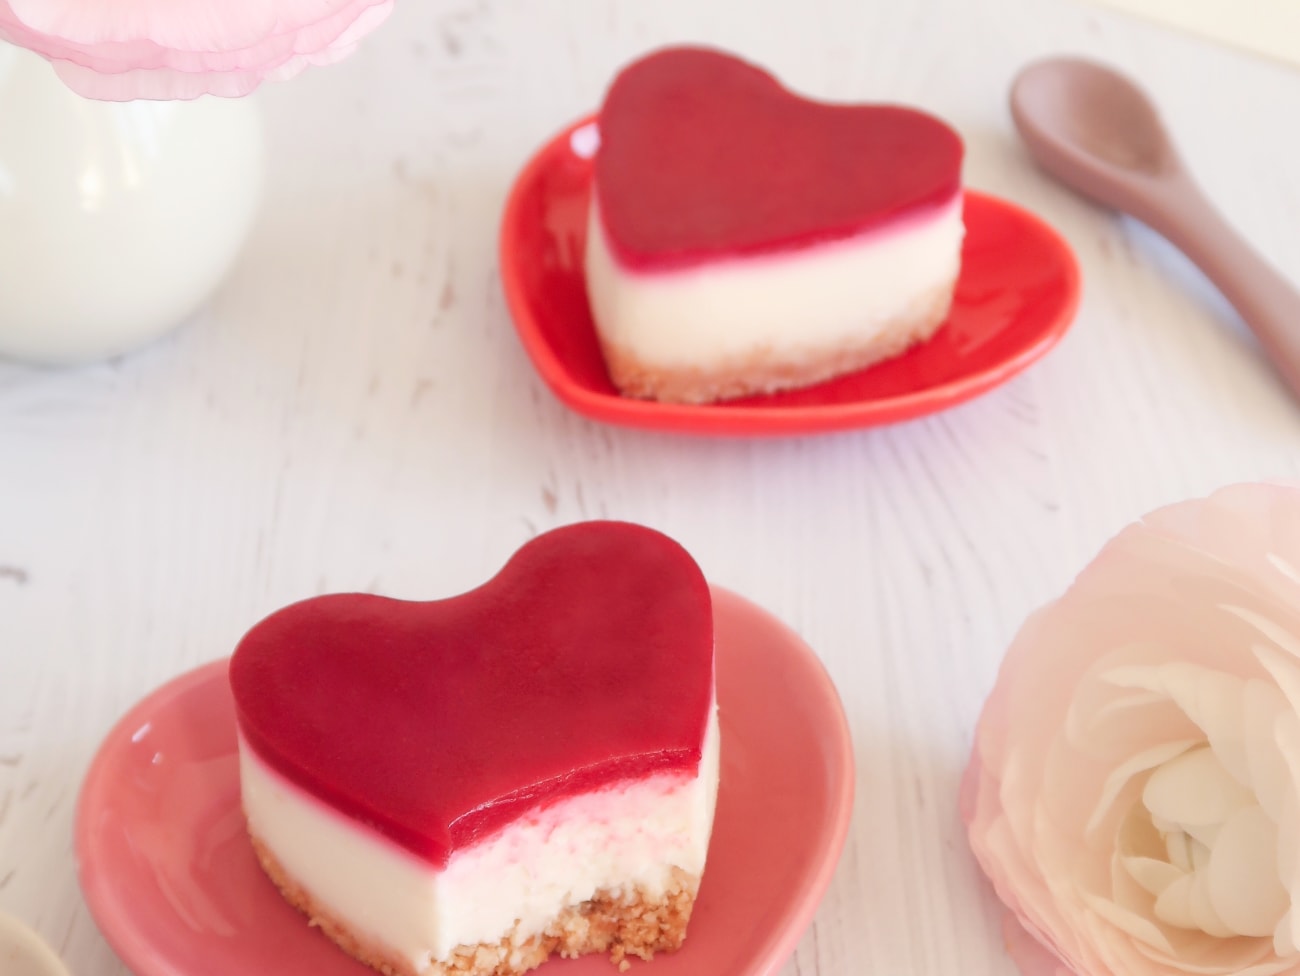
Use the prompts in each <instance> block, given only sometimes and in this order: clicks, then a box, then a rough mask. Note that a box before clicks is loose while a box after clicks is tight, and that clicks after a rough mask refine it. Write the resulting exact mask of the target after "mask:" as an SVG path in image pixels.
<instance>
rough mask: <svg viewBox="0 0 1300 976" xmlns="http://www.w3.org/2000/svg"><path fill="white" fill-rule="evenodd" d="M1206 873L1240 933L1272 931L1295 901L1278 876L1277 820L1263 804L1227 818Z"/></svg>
mask: <svg viewBox="0 0 1300 976" xmlns="http://www.w3.org/2000/svg"><path fill="white" fill-rule="evenodd" d="M1205 877H1206V884H1207V886H1208V887H1207V890H1208V893H1209V897H1210V903H1211V904H1212V905H1213V906H1214V913H1215V915H1217V916H1218V917H1219V918H1221V919H1222V920H1223V924H1224V925H1226V926H1227V927H1228V928H1229V929H1231V930H1232V931H1233V932H1234V933H1236V934H1238V935H1255V936H1272V935H1273V932H1274V930H1275V929H1276V928H1277V923H1278V922H1279V921H1280V920H1281V918H1282V916H1283V915H1284V914H1286V911H1287V908H1288V907H1289V906H1290V901H1291V899H1290V896H1289V895H1288V894H1287V890H1286V889H1285V888H1284V887H1282V882H1281V880H1280V879H1279V878H1278V876H1277V825H1276V824H1274V823H1273V821H1272V820H1270V819H1269V818H1268V815H1267V814H1266V813H1264V811H1263V809H1261V808H1260V807H1258V806H1250V807H1245V808H1244V809H1241V810H1238V811H1237V812H1236V813H1234V814H1233V815H1232V816H1231V817H1229V818H1228V821H1227V822H1226V823H1225V824H1224V825H1223V829H1222V830H1221V831H1220V832H1219V840H1218V843H1217V844H1215V845H1214V850H1213V851H1212V852H1211V854H1210V864H1209V867H1208V868H1207V869H1206V871H1205Z"/></svg>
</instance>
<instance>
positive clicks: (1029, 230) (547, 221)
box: [501, 120, 1079, 436]
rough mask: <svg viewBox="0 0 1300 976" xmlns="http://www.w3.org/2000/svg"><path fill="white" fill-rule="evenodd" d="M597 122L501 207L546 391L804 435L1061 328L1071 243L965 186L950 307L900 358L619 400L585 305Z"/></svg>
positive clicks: (925, 406) (956, 399)
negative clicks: (745, 389) (818, 374)
mask: <svg viewBox="0 0 1300 976" xmlns="http://www.w3.org/2000/svg"><path fill="white" fill-rule="evenodd" d="M596 142H597V136H596V129H595V123H593V122H592V121H591V120H584V121H582V122H578V123H576V124H575V125H573V126H570V127H569V128H568V129H566V130H565V131H564V132H562V133H560V134H559V135H558V136H556V137H555V138H554V139H552V140H551V141H550V142H549V143H547V144H546V146H544V147H543V148H542V150H541V151H540V152H539V153H538V154H537V155H536V156H534V157H533V159H532V160H531V161H530V162H529V163H528V165H527V166H526V167H525V168H524V170H523V172H522V173H521V174H520V175H519V177H518V179H517V180H516V181H515V185H514V187H513V189H512V190H511V193H510V198H509V200H508V201H507V203H506V211H505V217H504V220H503V223H502V229H501V279H502V283H503V286H504V288H505V293H506V301H507V303H508V305H509V307H510V313H511V315H512V316H513V317H514V322H515V328H516V329H517V330H518V332H519V337H520V339H521V340H522V341H523V344H524V348H525V349H526V350H527V351H528V355H529V357H530V358H531V359H532V361H533V365H534V366H535V367H536V368H537V371H538V372H539V373H540V374H541V375H542V378H543V379H544V380H545V381H546V383H547V385H548V386H550V388H551V389H552V390H553V391H554V392H555V395H556V396H557V397H559V398H560V400H562V401H563V402H564V403H566V404H568V405H569V406H570V407H572V408H573V409H574V410H576V411H577V412H578V413H581V414H585V415H586V416H588V417H592V418H594V419H596V420H603V421H606V422H608V423H614V424H623V425H626V426H631V427H647V428H652V429H658V430H668V431H675V432H678V433H686V434H719V435H750V436H756V435H772V434H807V433H815V432H818V431H831V430H844V429H848V428H854V427H870V426H874V425H876V424H884V423H892V422H894V421H899V420H906V419H909V418H912V417H918V416H921V415H923V414H927V413H932V412H934V411H936V410H942V409H944V408H945V407H950V406H953V405H954V404H957V403H961V402H963V401H965V400H969V399H970V398H971V397H974V396H977V395H978V394H980V393H984V392H985V391H987V390H989V389H991V388H993V387H994V386H997V385H998V384H999V383H1002V382H1004V381H1006V380H1008V379H1010V378H1011V377H1012V376H1014V375H1015V374H1017V373H1019V372H1020V371H1021V370H1023V369H1024V368H1025V367H1027V366H1029V365H1030V364H1031V363H1033V362H1034V361H1035V360H1037V359H1038V358H1039V357H1041V356H1042V355H1043V354H1044V353H1046V352H1047V351H1048V350H1049V349H1051V348H1052V346H1053V345H1055V344H1056V342H1057V340H1059V339H1060V338H1061V336H1062V335H1064V333H1065V330H1066V329H1067V328H1068V327H1069V325H1070V322H1071V321H1072V320H1073V319H1074V312H1075V309H1076V307H1077V305H1078V300H1079V269H1078V264H1077V263H1076V261H1075V258H1074V253H1073V252H1072V251H1071V250H1070V247H1069V245H1068V244H1066V243H1065V241H1064V240H1062V239H1061V237H1060V236H1059V235H1058V234H1057V233H1056V231H1054V230H1052V228H1050V227H1048V226H1047V225H1046V224H1045V223H1043V222H1042V221H1041V220H1039V219H1038V218H1037V217H1035V216H1034V215H1033V214H1030V213H1028V212H1027V211H1025V210H1022V209H1020V208H1019V207H1016V206H1014V205H1012V204H1010V203H1006V202H1005V201H1002V200H999V199H997V198H995V197H991V196H986V195H985V194H982V193H976V192H974V191H967V193H966V204H965V212H964V219H965V222H966V240H965V244H964V245H963V247H962V270H961V277H960V278H959V279H958V281H957V287H956V292H955V295H954V298H953V307H952V312H951V314H950V315H949V317H948V321H947V322H946V323H945V324H944V326H943V327H942V328H941V329H940V330H939V331H938V332H937V333H935V335H934V337H933V338H932V339H930V340H929V341H928V342H925V343H922V344H921V345H919V346H917V347H915V348H913V349H912V350H910V351H909V352H907V353H905V354H904V355H903V356H900V357H899V358H897V359H894V360H891V361H889V362H885V363H881V364H879V365H877V366H873V367H871V368H869V369H864V370H860V371H858V372H856V373H851V374H848V375H846V376H841V377H839V378H837V379H834V380H830V381H829V382H826V383H821V384H819V385H817V386H813V387H808V388H806V389H803V390H796V391H792V392H789V393H780V394H775V395H772V396H762V397H748V398H745V399H743V400H732V401H728V402H726V403H721V404H706V405H682V404H661V403H656V402H654V401H649V400H634V399H631V398H629V397H623V396H620V395H619V393H618V391H617V390H615V388H614V386H613V384H612V383H611V382H610V380H609V376H608V374H607V373H606V372H605V362H604V360H603V359H602V357H601V353H600V347H599V346H598V345H597V342H596V334H595V331H594V327H593V325H592V321H591V310H590V308H589V307H588V305H587V291H586V283H585V280H584V278H583V271H582V255H583V248H584V246H585V241H586V236H587V234H586V228H587V199H588V194H589V189H590V183H591V158H592V154H593V152H594V148H595V145H596Z"/></svg>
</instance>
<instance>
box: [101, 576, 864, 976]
mask: <svg viewBox="0 0 1300 976" xmlns="http://www.w3.org/2000/svg"><path fill="white" fill-rule="evenodd" d="M713 598H714V616H715V627H716V634H717V675H718V707H719V719H720V723H721V729H722V774H721V781H720V782H721V785H720V788H719V794H718V809H717V819H716V821H715V825H714V831H713V840H712V843H711V845H710V847H709V858H708V866H707V868H706V870H705V876H704V882H703V884H702V885H701V888H700V895H699V900H698V901H697V903H696V907H695V915H694V918H693V919H692V921H691V927H690V934H689V936H688V938H687V940H686V945H685V947H683V948H682V949H681V950H680V951H679V952H676V953H672V954H666V955H662V956H660V957H659V958H658V959H656V960H655V962H654V964H653V967H654V968H653V969H652V970H647V973H652V974H653V976H699V974H700V973H726V974H727V976H769V974H773V973H775V972H776V971H777V970H778V969H779V968H780V966H781V964H782V962H783V961H784V960H785V959H786V958H787V957H788V956H789V954H790V953H791V952H792V951H793V950H794V947H795V944H796V942H797V941H798V939H799V936H800V934H801V933H802V932H803V930H804V929H805V928H806V927H807V926H808V923H809V922H810V921H811V919H812V915H813V912H814V910H815V909H816V907H817V904H818V903H819V902H820V900H821V897H822V895H823V893H824V892H825V890H826V886H827V885H828V884H829V882H830V878H831V873H832V871H833V870H834V867H835V863H836V861H837V859H838V857H839V853H840V849H841V848H842V847H843V844H844V837H845V834H846V832H847V830H848V822H849V811H850V807H851V805H852V798H853V754H852V747H851V744H850V742H849V735H848V726H847V725H846V723H845V720H844V712H843V710H842V708H841V707H840V702H839V697H838V696H837V695H836V692H835V688H834V686H833V685H832V684H831V681H830V678H829V677H828V676H827V674H826V672H825V671H824V670H823V668H822V666H821V663H820V662H819V661H818V660H817V658H816V656H814V654H813V653H812V651H810V650H809V649H808V648H807V646H806V645H804V644H803V642H802V641H800V639H799V638H798V637H797V636H796V635H795V634H794V633H793V632H792V631H790V630H788V629H787V628H786V627H785V626H784V625H783V624H781V623H779V622H778V621H777V620H776V619H775V618H773V617H771V616H769V615H768V614H767V613H765V612H764V611H762V610H760V609H759V608H758V607H756V606H754V605H753V604H751V603H749V602H747V601H745V600H743V599H741V598H740V597H738V596H736V595H734V594H732V593H729V592H727V591H726V590H722V589H720V588H717V587H714V589H713ZM226 669H227V662H226V661H216V662H213V663H212V664H209V665H206V666H204V667H201V668H199V669H198V670H196V671H191V672H190V673H189V674H186V675H183V676H181V677H179V678H177V679H175V680H174V681H172V682H171V683H169V684H167V685H165V686H163V687H162V688H160V689H159V690H157V691H155V692H154V693H153V694H151V695H150V696H149V697H148V698H146V699H144V701H142V702H140V704H138V705H136V706H135V708H133V709H132V710H131V711H130V712H129V713H128V714H127V715H126V717H125V718H123V719H122V720H121V721H120V722H119V723H118V724H117V725H116V726H115V727H114V728H113V730H112V731H111V732H110V733H109V734H108V737H107V739H105V741H104V744H103V746H102V747H101V748H100V751H99V754H98V755H97V756H96V758H95V761H94V763H93V764H92V765H91V768H90V772H89V773H88V774H87V776H86V781H85V785H84V786H83V788H82V793H81V799H80V804H79V808H78V813H77V828H76V848H77V856H78V861H79V866H78V870H79V877H80V881H81V887H82V891H83V892H84V893H85V896H86V901H87V903H88V904H89V906H90V909H91V912H92V913H93V914H94V916H95V920H96V921H97V922H98V923H99V927H100V929H101V930H102V931H103V933H104V935H105V937H106V938H107V939H108V941H109V943H110V944H111V945H112V946H113V948H114V949H115V950H116V951H117V953H118V955H119V956H121V957H122V959H123V960H124V961H125V962H126V964H127V966H129V967H130V968H131V969H132V970H134V972H135V973H136V974H137V976H231V974H233V973H248V974H261V973H275V974H277V976H365V974H367V973H371V970H369V969H366V968H365V967H363V966H361V965H360V964H359V963H356V962H353V961H352V960H351V959H349V958H348V957H347V956H345V955H343V953H342V952H340V951H339V950H338V949H336V948H335V947H334V945H333V944H332V943H330V942H329V941H327V940H326V939H325V938H324V937H323V936H321V935H320V934H319V933H317V932H315V931H314V930H313V929H311V928H309V927H308V926H307V924H306V922H305V920H304V919H303V917H302V916H301V915H299V914H298V913H297V912H296V911H294V910H293V909H292V908H290V907H289V906H288V905H287V904H286V903H285V902H284V901H283V900H281V898H280V895H279V893H278V892H277V891H276V889H275V888H274V887H273V886H272V885H271V883H270V882H269V881H267V880H266V878H265V877H264V876H263V875H262V872H261V870H260V869H259V868H258V866H257V863H256V861H255V860H254V858H253V853H252V849H251V847H250V846H249V844H248V840H247V837H246V836H245V834H244V824H243V817H242V815H241V813H240V809H239V781H238V776H239V771H238V759H237V754H236V745H235V725H234V706H233V703H232V701H231V697H230V692H229V688H228V684H227V679H226ZM640 965H642V964H641V963H639V962H637V961H635V960H634V961H633V966H634V968H637V967H639V966H640ZM539 972H541V973H544V974H546V976H610V974H611V973H614V972H615V970H614V969H612V968H611V966H610V964H609V962H608V961H607V960H606V959H605V958H604V957H603V956H588V957H586V958H583V959H576V960H555V961H552V962H549V963H547V964H546V965H545V966H544V967H543V968H542V969H541V970H540V971H539Z"/></svg>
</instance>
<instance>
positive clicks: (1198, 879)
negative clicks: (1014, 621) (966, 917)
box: [962, 485, 1300, 976]
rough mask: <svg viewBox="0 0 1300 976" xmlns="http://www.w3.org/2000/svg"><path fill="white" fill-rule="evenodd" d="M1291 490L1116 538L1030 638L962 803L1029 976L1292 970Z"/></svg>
mask: <svg viewBox="0 0 1300 976" xmlns="http://www.w3.org/2000/svg"><path fill="white" fill-rule="evenodd" d="M1298 784H1300V490H1296V489H1293V488H1284V487H1279V486H1271V485H1240V486H1235V487H1232V488H1227V489H1224V490H1222V491H1220V492H1218V493H1216V494H1215V495H1213V496H1211V497H1210V498H1208V499H1204V500H1198V501H1191V502H1185V503H1182V504H1178V505H1173V506H1171V507H1169V508H1165V509H1162V510H1160V511H1158V512H1156V513H1154V514H1152V515H1150V516H1148V517H1147V518H1145V519H1144V520H1142V521H1141V522H1140V523H1138V524H1136V525H1133V526H1130V527H1129V528H1127V529H1125V530H1124V531H1123V532H1121V533H1120V534H1119V535H1118V536H1117V537H1116V538H1115V539H1113V540H1112V541H1111V542H1110V543H1109V544H1107V545H1106V547H1105V548H1104V549H1103V550H1102V551H1101V553H1100V554H1099V555H1098V556H1097V558H1096V559H1095V560H1094V561H1093V562H1092V563H1091V564H1090V565H1089V566H1088V567H1087V568H1086V569H1085V570H1084V571H1083V573H1082V574H1081V575H1080V576H1079V578H1078V579H1077V580H1076V581H1075V583H1074V584H1073V585H1072V586H1071V587H1070V589H1069V590H1068V591H1067V592H1066V593H1065V595H1064V596H1063V597H1061V598H1060V599H1059V600H1058V601H1056V602H1055V603H1052V604H1050V605H1048V606H1047V607H1045V608H1044V609H1042V610H1040V611H1038V612H1037V613H1036V614H1034V615H1033V616H1032V617H1030V618H1029V620H1028V621H1027V622H1026V623H1025V625H1024V627H1023V628H1022V629H1021V631H1020V633H1019V634H1018V635H1017V637H1016V639H1015V641H1014V642H1013V643H1012V645H1011V648H1010V649H1009V650H1008V652H1007V655H1006V659H1005V661H1004V662H1003V665H1002V669H1001V672H1000V673H999V675H998V679H997V683H996V686H995V688H994V689H993V693H992V695H991V696H990V697H989V700H988V702H987V704H986V705H985V708H984V714H983V716H982V717H981V719H980V724H979V729H978V733H977V737H976V743H975V749H974V754H973V756H972V758H971V764H970V768H969V769H968V770H967V774H966V780H965V782H964V784H963V789H962V813H963V816H964V818H965V820H966V822H967V825H968V827H969V831H970V841H971V846H972V849H973V850H974V852H975V856H976V858H977V859H978V861H979V863H980V865H981V866H982V867H983V869H984V871H985V873H986V874H987V875H988V876H989V878H990V880H991V881H992V882H993V886H994V888H995V889H996V891H997V894H998V896H999V897H1000V898H1001V899H1002V901H1003V902H1005V903H1006V905H1007V907H1008V909H1009V917H1008V925H1007V932H1006V935H1007V946H1008V949H1009V950H1010V952H1011V954H1012V956H1013V958H1014V959H1015V961H1016V962H1017V963H1018V964H1019V966H1020V968H1021V970H1022V971H1023V972H1024V973H1025V974H1026V976H1069V974H1070V973H1073V974H1075V976H1174V974H1178V976H1187V974H1196V976H1213V974H1227V973H1233V974H1242V976H1269V974H1273V973H1282V972H1287V973H1296V972H1300V952H1297V946H1300V910H1293V905H1295V903H1296V900H1297V898H1298V897H1300V786H1298Z"/></svg>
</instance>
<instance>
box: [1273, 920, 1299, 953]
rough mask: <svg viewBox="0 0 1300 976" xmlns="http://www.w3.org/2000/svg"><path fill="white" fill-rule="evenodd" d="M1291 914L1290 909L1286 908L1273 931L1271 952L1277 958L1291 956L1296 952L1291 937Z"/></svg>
mask: <svg viewBox="0 0 1300 976" xmlns="http://www.w3.org/2000/svg"><path fill="white" fill-rule="evenodd" d="M1291 913H1292V909H1290V908H1288V909H1287V910H1286V914H1284V915H1283V916H1282V918H1281V919H1280V920H1279V921H1278V923H1277V928H1276V929H1274V930H1273V951H1274V952H1276V953H1277V954H1278V955H1279V956H1291V955H1294V954H1295V951H1296V944H1295V940H1294V939H1293V938H1292V937H1291V925H1292V921H1291Z"/></svg>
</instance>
